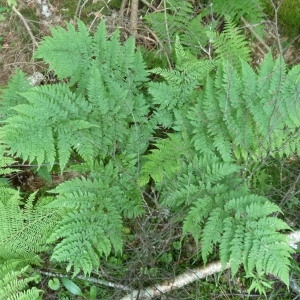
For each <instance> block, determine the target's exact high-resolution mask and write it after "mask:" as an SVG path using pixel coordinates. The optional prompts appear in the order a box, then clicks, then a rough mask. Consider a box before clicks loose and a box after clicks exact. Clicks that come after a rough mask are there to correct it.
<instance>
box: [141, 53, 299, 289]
mask: <svg viewBox="0 0 300 300" xmlns="http://www.w3.org/2000/svg"><path fill="white" fill-rule="evenodd" d="M181 55H182V54H181ZM179 61H180V60H179ZM180 68H181V66H180V65H179V67H178V69H179V70H180ZM154 71H155V72H156V70H154ZM196 73H197V71H195V73H192V72H191V73H189V74H191V77H192V78H193V79H192V78H189V79H188V80H183V78H184V76H183V77H180V75H181V74H180V72H178V70H177V68H176V69H175V70H170V71H169V70H160V74H162V75H163V77H164V78H165V81H163V82H160V83H151V84H150V89H149V91H150V93H151V94H153V99H154V101H155V104H156V106H157V107H158V108H157V110H158V111H160V110H167V109H168V108H169V107H172V113H173V118H172V122H170V125H169V126H170V127H171V128H172V129H173V130H174V131H175V132H178V133H174V135H169V138H167V139H165V140H164V141H163V142H158V143H157V144H156V147H157V149H154V150H152V151H151V153H150V154H148V155H147V156H146V158H145V162H144V165H143V167H142V174H144V173H147V174H148V175H150V176H151V177H152V178H153V179H154V180H155V182H156V183H157V187H158V189H159V190H160V197H161V199H162V200H161V203H162V204H163V205H166V206H168V207H169V208H170V209H173V210H174V211H175V212H176V211H178V210H179V211H180V210H182V209H184V210H185V211H187V215H186V217H185V219H184V225H183V234H184V235H186V234H192V236H193V237H194V238H195V240H196V241H200V243H201V254H202V257H203V260H204V261H205V262H206V261H207V259H208V257H209V256H210V255H211V254H213V250H214V249H215V246H216V245H218V246H219V249H220V254H219V255H220V258H221V261H222V264H223V265H224V266H225V265H226V263H228V262H230V264H231V268H232V274H233V275H235V274H236V273H237V271H238V269H239V267H240V265H241V264H242V265H243V266H244V269H245V271H246V273H247V275H249V276H250V274H253V272H254V270H256V272H257V273H258V274H261V273H262V272H263V273H271V274H274V275H275V276H278V277H279V278H281V280H282V281H283V282H285V283H286V284H288V282H289V275H288V272H289V264H290V262H289V260H290V256H291V253H293V250H292V249H291V248H290V247H289V246H288V244H287V240H286V237H285V236H284V235H283V234H281V233H280V232H279V231H280V230H288V229H289V227H288V226H287V225H286V224H285V223H284V222H283V221H281V220H280V219H278V218H275V217H273V216H272V214H274V213H278V212H280V208H279V207H278V206H276V205H275V204H273V203H272V202H270V201H269V200H268V199H266V198H265V197H262V196H257V195H253V194H251V191H249V190H248V188H246V186H245V183H243V182H242V180H241V178H240V176H239V173H238V171H239V168H240V166H238V165H237V162H245V164H246V165H247V164H248V163H249V162H250V161H252V162H254V161H261V160H265V159H268V157H269V156H270V155H272V156H274V155H276V156H278V157H284V156H289V155H293V153H294V152H297V153H299V147H298V145H299V134H297V132H298V127H299V116H298V113H297V112H298V111H299V108H298V105H299V103H298V102H297V101H296V99H298V97H299V89H298V87H299V75H300V73H299V68H298V66H295V67H294V68H292V69H290V70H288V71H287V70H286V68H285V65H284V63H283V61H282V58H280V57H279V58H278V59H277V60H275V61H274V60H273V59H272V57H271V55H268V56H267V57H266V59H265V60H264V62H263V63H262V65H261V66H260V67H259V68H258V70H257V71H255V70H253V69H252V68H251V67H250V66H249V64H248V63H247V62H245V61H244V60H242V59H241V60H240V63H239V65H238V66H234V65H232V64H231V63H230V62H229V61H228V60H224V61H222V62H219V63H218V65H217V68H216V70H215V72H212V71H211V72H210V74H208V75H207V79H206V83H205V84H203V81H200V82H199V77H200V78H201V77H202V76H201V75H202V70H199V71H198V75H199V76H197V74H196ZM190 82H193V85H192V87H191V85H190ZM197 83H198V84H197ZM199 85H200V86H202V85H204V87H203V88H202V87H201V88H199ZM161 90H165V91H166V90H168V91H170V93H164V94H163V95H164V96H163V97H161V98H159V96H158V95H159V91H161ZM171 90H172V93H171ZM182 91H184V92H185V93H183V92H182ZM176 94H178V95H180V97H174V95H176ZM168 95H169V96H168ZM160 99H161V100H160ZM177 99H179V100H178V101H181V102H180V104H181V105H180V106H179V105H178V110H179V109H180V108H181V106H182V105H183V104H187V107H185V108H183V109H182V110H181V112H183V113H182V114H181V115H180V114H179V113H178V112H176V108H177V106H176V105H177V102H176V101H177ZM173 103H174V104H173ZM172 105H173V106H172ZM179 132H183V133H179ZM171 162H173V163H171ZM155 165H157V166H162V167H158V168H156V169H155V167H154V166H155ZM278 261H280V263H278Z"/></svg>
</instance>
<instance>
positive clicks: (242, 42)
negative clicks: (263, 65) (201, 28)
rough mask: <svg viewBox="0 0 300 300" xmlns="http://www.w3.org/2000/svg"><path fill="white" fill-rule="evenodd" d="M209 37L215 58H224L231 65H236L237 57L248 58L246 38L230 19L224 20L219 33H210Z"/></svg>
mask: <svg viewBox="0 0 300 300" xmlns="http://www.w3.org/2000/svg"><path fill="white" fill-rule="evenodd" d="M211 38H212V43H213V45H214V47H215V49H216V50H215V55H216V59H217V60H226V61H229V62H231V64H233V65H238V64H239V59H242V60H245V61H249V60H250V47H249V46H248V43H247V41H246V38H245V36H244V34H243V33H242V31H241V30H239V29H238V28H237V27H236V25H235V24H234V22H232V21H231V20H230V19H226V20H225V25H224V30H223V31H222V32H221V33H220V34H218V33H212V35H211Z"/></svg>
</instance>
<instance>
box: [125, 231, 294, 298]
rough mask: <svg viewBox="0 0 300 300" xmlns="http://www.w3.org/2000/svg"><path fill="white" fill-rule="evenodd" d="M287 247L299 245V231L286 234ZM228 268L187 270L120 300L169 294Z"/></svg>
mask: <svg viewBox="0 0 300 300" xmlns="http://www.w3.org/2000/svg"><path fill="white" fill-rule="evenodd" d="M288 237H289V245H290V246H291V247H293V248H296V246H297V245H296V244H297V243H300V230H298V231H294V232H292V233H290V234H288ZM228 268H230V264H227V265H226V266H225V268H223V267H222V264H221V262H220V261H217V262H213V263H210V264H207V265H206V266H205V267H203V266H202V267H199V268H195V269H191V270H188V271H186V272H184V273H183V274H181V275H178V276H176V277H174V278H173V279H169V280H167V281H165V282H163V283H160V284H155V285H153V286H151V287H148V288H145V289H142V290H134V291H131V292H130V294H127V295H126V296H124V297H123V298H121V299H120V300H137V299H138V300H149V299H152V298H154V297H157V296H159V295H162V294H166V293H169V292H170V291H172V290H175V289H179V288H181V287H183V286H186V285H188V284H190V283H192V282H194V281H196V280H199V279H203V278H205V277H207V276H209V275H213V274H216V273H218V272H221V271H224V270H226V269H228Z"/></svg>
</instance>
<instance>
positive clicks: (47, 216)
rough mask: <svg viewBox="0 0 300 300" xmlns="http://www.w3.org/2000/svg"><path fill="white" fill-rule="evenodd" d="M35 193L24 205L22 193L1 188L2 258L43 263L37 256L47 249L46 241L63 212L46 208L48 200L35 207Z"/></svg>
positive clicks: (0, 243)
mask: <svg viewBox="0 0 300 300" xmlns="http://www.w3.org/2000/svg"><path fill="white" fill-rule="evenodd" d="M35 195H36V193H33V194H31V195H30V197H29V198H28V199H27V200H26V201H22V199H21V196H20V192H19V191H16V190H14V189H12V188H10V187H7V186H4V185H2V186H1V187H0V206H1V212H0V232H1V237H0V258H1V259H12V258H14V259H22V260H23V262H25V261H26V263H27V264H29V263H33V264H38V263H40V262H41V259H40V257H39V256H38V253H41V252H43V251H45V250H47V249H48V247H47V246H46V241H47V238H48V237H49V234H50V233H51V231H52V230H53V228H54V226H55V224H56V223H57V222H58V221H59V219H60V218H61V215H60V210H59V209H58V210H53V209H49V208H46V207H45V205H46V203H47V202H49V200H50V199H49V198H44V199H39V202H38V203H36V204H34V201H35Z"/></svg>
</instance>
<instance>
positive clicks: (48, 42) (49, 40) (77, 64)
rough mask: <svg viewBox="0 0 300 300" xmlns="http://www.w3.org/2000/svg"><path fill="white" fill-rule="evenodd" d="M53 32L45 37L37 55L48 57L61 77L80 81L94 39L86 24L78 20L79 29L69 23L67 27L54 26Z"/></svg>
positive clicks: (87, 64)
mask: <svg viewBox="0 0 300 300" xmlns="http://www.w3.org/2000/svg"><path fill="white" fill-rule="evenodd" d="M51 34H52V37H45V38H44V40H43V41H42V43H41V45H40V46H39V47H38V49H37V51H36V53H35V57H36V58H43V59H45V58H47V62H48V63H49V65H50V69H51V70H55V72H56V74H57V76H58V77H59V78H60V79H63V78H68V77H71V78H72V83H74V82H76V81H78V80H79V79H80V77H81V76H83V75H84V72H85V70H86V69H87V68H88V66H89V64H90V58H91V57H92V52H91V50H90V47H91V43H92V39H91V36H90V34H89V32H88V30H87V28H86V26H85V25H84V24H83V22H82V21H80V20H78V31H76V29H75V26H74V25H71V24H70V23H69V24H67V29H63V28H62V27H56V28H54V27H52V28H51Z"/></svg>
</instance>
